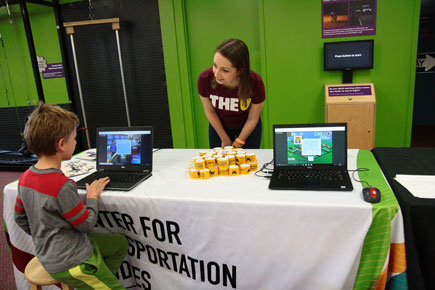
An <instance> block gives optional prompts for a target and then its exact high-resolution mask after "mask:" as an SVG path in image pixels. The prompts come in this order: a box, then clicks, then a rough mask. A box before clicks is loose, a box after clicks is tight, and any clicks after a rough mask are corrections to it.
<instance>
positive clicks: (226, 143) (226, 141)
mask: <svg viewBox="0 0 435 290" xmlns="http://www.w3.org/2000/svg"><path fill="white" fill-rule="evenodd" d="M232 145H233V144H232V143H231V139H230V138H229V137H228V138H224V139H223V140H222V147H225V146H232Z"/></svg>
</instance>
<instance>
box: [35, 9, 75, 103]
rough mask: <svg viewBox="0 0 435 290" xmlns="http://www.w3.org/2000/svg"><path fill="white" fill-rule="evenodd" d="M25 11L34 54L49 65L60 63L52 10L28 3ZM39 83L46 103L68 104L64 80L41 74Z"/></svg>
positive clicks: (60, 57) (57, 38) (60, 56)
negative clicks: (31, 35) (47, 77)
mask: <svg viewBox="0 0 435 290" xmlns="http://www.w3.org/2000/svg"><path fill="white" fill-rule="evenodd" d="M27 9H28V10H29V18H30V24H31V26H32V34H33V42H34V43H35V49H36V54H37V55H38V56H42V57H44V59H45V60H46V61H47V63H49V64H50V63H59V62H62V55H61V51H60V44H59V37H58V33H57V27H56V19H55V17H54V13H53V8H51V7H47V6H42V5H37V4H31V3H29V4H28V7H27ZM41 83H42V87H43V89H44V96H45V101H46V103H55V104H65V103H68V102H69V98H68V91H67V87H66V80H65V78H51V79H44V78H43V77H42V74H41Z"/></svg>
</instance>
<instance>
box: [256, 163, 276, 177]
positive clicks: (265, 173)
mask: <svg viewBox="0 0 435 290" xmlns="http://www.w3.org/2000/svg"><path fill="white" fill-rule="evenodd" d="M270 166H273V159H272V160H271V161H270V162H267V163H264V164H263V166H261V168H260V169H259V170H257V171H255V176H258V177H264V178H271V177H272V173H273V168H270Z"/></svg>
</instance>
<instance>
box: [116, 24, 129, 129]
mask: <svg viewBox="0 0 435 290" xmlns="http://www.w3.org/2000/svg"><path fill="white" fill-rule="evenodd" d="M115 34H116V44H117V45H118V56H119V66H120V68H121V81H122V90H123V91H124V103H125V113H126V114H127V124H128V127H131V124H130V112H129V110H128V99H127V91H126V89H125V80H124V69H123V66H122V57H121V46H120V45H119V34H118V30H117V29H116V30H115Z"/></svg>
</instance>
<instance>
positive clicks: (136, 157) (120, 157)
mask: <svg viewBox="0 0 435 290" xmlns="http://www.w3.org/2000/svg"><path fill="white" fill-rule="evenodd" d="M152 150H153V129H152V127H150V126H140V127H112V128H98V129H97V171H96V172H94V173H92V174H91V175H88V176H86V177H85V178H83V179H80V180H79V181H77V186H78V188H84V189H85V188H86V183H89V184H91V183H92V181H94V180H96V179H98V178H101V177H106V176H108V177H109V178H110V182H109V183H108V184H107V186H106V188H105V189H111V190H130V189H132V188H133V187H135V186H136V185H138V184H139V183H140V182H142V181H144V180H145V179H147V178H148V177H150V176H151V172H152V168H153V151H152Z"/></svg>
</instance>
